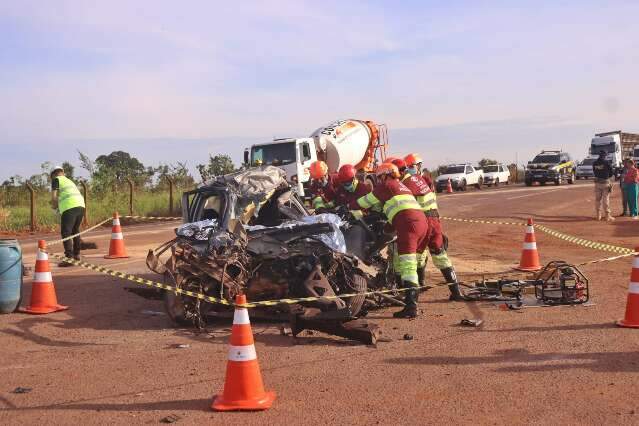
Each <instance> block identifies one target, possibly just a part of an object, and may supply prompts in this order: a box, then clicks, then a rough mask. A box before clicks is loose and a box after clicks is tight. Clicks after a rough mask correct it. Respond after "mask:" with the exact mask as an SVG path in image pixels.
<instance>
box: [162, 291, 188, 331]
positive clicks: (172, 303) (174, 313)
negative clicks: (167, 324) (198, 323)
mask: <svg viewBox="0 0 639 426" xmlns="http://www.w3.org/2000/svg"><path fill="white" fill-rule="evenodd" d="M164 309H165V310H166V313H167V314H168V315H169V318H171V321H173V322H174V323H175V324H176V325H179V326H182V327H184V326H191V327H192V326H193V321H191V320H190V319H187V318H186V310H185V308H184V299H183V297H182V295H181V294H175V293H174V292H172V291H165V292H164Z"/></svg>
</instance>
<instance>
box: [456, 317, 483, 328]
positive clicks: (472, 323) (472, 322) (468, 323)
mask: <svg viewBox="0 0 639 426" xmlns="http://www.w3.org/2000/svg"><path fill="white" fill-rule="evenodd" d="M483 323H484V320H481V319H466V318H464V319H463V320H461V321H460V322H459V325H462V326H464V327H479V326H480V325H482V324H483Z"/></svg>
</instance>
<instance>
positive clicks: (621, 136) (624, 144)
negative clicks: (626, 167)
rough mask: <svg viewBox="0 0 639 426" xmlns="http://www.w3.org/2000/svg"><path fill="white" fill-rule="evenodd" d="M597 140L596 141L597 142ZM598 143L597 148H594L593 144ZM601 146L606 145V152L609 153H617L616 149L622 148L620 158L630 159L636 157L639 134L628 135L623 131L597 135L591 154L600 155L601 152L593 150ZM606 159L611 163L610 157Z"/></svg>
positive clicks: (593, 141)
mask: <svg viewBox="0 0 639 426" xmlns="http://www.w3.org/2000/svg"><path fill="white" fill-rule="evenodd" d="M595 139H596V141H595ZM595 142H596V145H597V146H596V147H593V144H595ZM600 145H605V148H604V150H605V151H606V152H607V153H611V151H612V150H613V146H614V150H615V151H616V149H617V148H616V147H617V146H618V147H619V148H620V154H619V156H620V157H621V159H623V158H630V157H632V156H633V155H634V148H635V145H639V134H637V133H628V132H622V131H621V130H614V131H612V132H604V133H597V134H595V137H594V138H593V139H592V142H591V154H592V155H598V154H599V151H600V149H599V150H598V151H596V152H593V148H595V149H597V148H599V146H600ZM606 159H607V160H609V161H610V159H611V158H610V157H609V156H606Z"/></svg>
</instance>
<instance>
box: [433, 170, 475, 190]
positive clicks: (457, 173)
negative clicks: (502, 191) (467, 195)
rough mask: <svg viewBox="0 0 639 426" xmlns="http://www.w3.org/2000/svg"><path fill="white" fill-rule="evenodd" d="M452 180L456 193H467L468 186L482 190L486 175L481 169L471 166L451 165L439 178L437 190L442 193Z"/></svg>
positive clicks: (436, 185)
mask: <svg viewBox="0 0 639 426" xmlns="http://www.w3.org/2000/svg"><path fill="white" fill-rule="evenodd" d="M448 179H450V183H451V186H452V187H453V189H454V190H456V191H465V190H466V188H467V187H468V185H474V186H475V188H477V189H481V186H482V184H483V183H484V175H483V172H482V170H481V169H476V168H474V167H473V166H472V165H471V164H468V163H466V164H451V165H449V166H446V168H445V169H444V171H443V172H442V174H441V175H439V176H437V181H436V182H435V189H436V191H437V192H442V191H443V190H444V189H446V185H447V183H448Z"/></svg>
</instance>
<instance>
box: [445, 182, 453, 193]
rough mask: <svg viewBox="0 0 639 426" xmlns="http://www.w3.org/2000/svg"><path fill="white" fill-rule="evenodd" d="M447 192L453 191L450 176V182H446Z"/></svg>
mask: <svg viewBox="0 0 639 426" xmlns="http://www.w3.org/2000/svg"><path fill="white" fill-rule="evenodd" d="M446 193H448V194H452V193H453V185H452V184H451V183H450V178H448V182H446Z"/></svg>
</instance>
